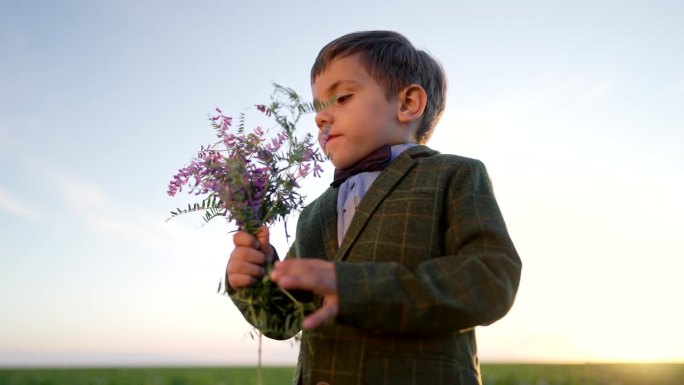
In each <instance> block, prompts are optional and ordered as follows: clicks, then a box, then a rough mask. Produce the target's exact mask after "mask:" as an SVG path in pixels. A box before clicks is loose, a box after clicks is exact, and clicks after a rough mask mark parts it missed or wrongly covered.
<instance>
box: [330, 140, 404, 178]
mask: <svg viewBox="0 0 684 385" xmlns="http://www.w3.org/2000/svg"><path fill="white" fill-rule="evenodd" d="M391 162H392V149H391V148H390V145H389V144H385V145H383V146H381V147H380V148H378V149H377V150H375V151H373V152H371V153H370V154H369V155H368V156H366V157H365V158H363V159H361V160H360V161H358V162H356V163H355V164H354V165H353V166H350V167H347V168H343V169H338V168H336V169H335V179H334V180H333V182H332V183H331V184H330V186H332V187H338V186H339V185H341V184H342V183H344V181H345V180H347V179H349V177H351V176H354V175H356V174H359V173H362V172H370V171H381V170H384V169H385V167H387V165H389V164H390V163H391Z"/></svg>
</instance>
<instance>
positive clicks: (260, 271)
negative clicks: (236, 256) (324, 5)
mask: <svg viewBox="0 0 684 385" xmlns="http://www.w3.org/2000/svg"><path fill="white" fill-rule="evenodd" d="M226 272H227V273H228V278H231V276H233V275H247V276H251V277H254V278H261V277H263V276H264V273H265V271H264V268H263V267H261V266H259V265H255V264H253V263H249V262H245V261H240V260H230V261H228V267H226Z"/></svg>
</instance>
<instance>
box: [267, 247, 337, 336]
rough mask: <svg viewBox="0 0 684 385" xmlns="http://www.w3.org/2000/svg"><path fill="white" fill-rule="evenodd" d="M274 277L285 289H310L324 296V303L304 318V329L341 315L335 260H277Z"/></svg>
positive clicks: (309, 328)
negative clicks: (339, 312) (338, 314)
mask: <svg viewBox="0 0 684 385" xmlns="http://www.w3.org/2000/svg"><path fill="white" fill-rule="evenodd" d="M271 280H272V281H274V282H275V283H277V284H278V286H280V287H282V288H283V289H301V290H309V291H312V292H314V293H316V294H318V295H321V296H323V306H322V307H321V308H320V309H318V310H316V311H315V312H314V313H312V314H310V315H308V316H307V317H306V318H304V320H303V321H302V328H303V329H306V330H311V329H315V328H317V327H319V326H321V325H322V324H323V323H325V322H326V321H328V320H331V319H334V318H335V317H336V316H337V313H338V311H339V303H340V300H339V296H338V294H337V274H336V273H335V264H334V263H332V262H328V261H323V260H320V259H286V260H284V261H282V262H278V263H276V265H275V269H273V271H272V272H271Z"/></svg>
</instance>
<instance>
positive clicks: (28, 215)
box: [0, 188, 43, 220]
mask: <svg viewBox="0 0 684 385" xmlns="http://www.w3.org/2000/svg"><path fill="white" fill-rule="evenodd" d="M0 210H2V211H5V212H7V213H9V214H11V215H14V216H16V217H19V218H24V219H32V220H41V219H43V217H42V215H40V214H39V213H38V212H37V211H36V210H34V209H33V208H31V206H30V205H29V204H28V203H25V202H22V201H21V199H19V198H16V197H14V196H13V195H12V194H10V193H9V192H7V191H5V190H3V189H2V188H0Z"/></svg>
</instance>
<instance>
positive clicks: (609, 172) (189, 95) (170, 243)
mask: <svg viewBox="0 0 684 385" xmlns="http://www.w3.org/2000/svg"><path fill="white" fill-rule="evenodd" d="M683 15H684V5H681V4H680V3H679V2H675V1H658V0H656V1H648V2H646V1H610V0H606V1H584V0H579V1H574V2H547V1H527V0H523V1H519V2H507V1H490V2H486V3H485V2H474V1H463V0H456V1H449V2H447V1H443V2H442V1H434V0H433V1H423V2H420V3H418V2H408V1H392V2H383V1H378V2H368V1H363V2H362V1H356V0H351V1H347V2H342V3H335V4H328V3H327V2H321V1H316V2H314V1H297V2H280V1H261V2H246V1H245V2H238V1H234V2H227V1H196V2H191V3H190V2H181V1H164V2H162V1H145V2H140V1H132V0H117V1H100V2H88V1H50V2H39V1H7V0H5V1H2V2H0V366H4V367H8V366H9V367H12V366H91V365H176V364H182V365H194V364H197V365H205V364H207V365H208V364H221V365H224V364H255V363H256V351H257V344H256V342H255V341H253V340H252V339H251V337H250V336H249V331H250V327H249V325H248V324H247V323H246V322H245V321H244V319H243V318H242V316H241V315H240V313H239V312H238V311H237V310H236V309H235V307H234V305H233V304H232V303H231V301H230V300H229V299H228V298H227V297H225V296H222V295H220V294H218V293H217V292H216V289H217V285H218V283H219V281H220V278H221V276H222V275H223V273H224V271H225V266H226V263H227V260H228V256H229V254H230V251H231V250H232V247H231V244H232V239H231V235H230V231H232V230H233V229H234V228H233V227H232V226H230V225H229V224H227V223H225V222H222V221H215V222H212V223H210V224H208V225H206V226H201V219H200V217H199V216H195V217H192V216H185V217H180V218H177V219H174V220H172V221H169V222H166V221H165V219H166V218H167V217H168V213H169V211H170V210H172V209H174V208H176V207H178V206H182V205H183V204H185V203H187V202H189V201H190V200H191V199H190V198H191V197H185V196H183V197H175V198H171V197H169V196H168V195H167V194H166V188H167V185H168V182H169V180H170V179H171V177H172V175H173V174H174V173H175V172H176V171H177V170H178V168H180V167H182V166H183V165H185V164H186V163H187V162H188V161H190V160H191V158H192V157H193V156H194V155H195V153H196V151H197V150H198V149H199V146H200V145H203V144H206V143H209V142H211V141H212V139H213V133H212V130H211V128H210V127H209V125H208V121H207V114H208V113H210V112H212V110H213V109H214V108H215V107H217V106H219V107H221V108H222V109H223V110H224V112H226V113H228V114H233V115H236V114H238V113H240V112H242V111H244V110H245V108H247V107H249V106H250V105H253V104H255V103H263V102H267V101H268V98H269V95H270V94H271V91H272V82H277V83H280V84H283V85H286V86H289V87H292V88H294V89H295V90H297V91H299V92H300V94H302V95H303V96H305V97H307V98H310V84H309V70H310V67H311V64H312V62H313V60H314V58H315V56H316V54H317V53H318V51H319V50H320V48H321V47H322V46H323V45H325V44H326V43H328V42H329V41H330V40H332V39H334V38H336V37H338V36H341V35H343V34H345V33H348V32H353V31H358V30H371V29H389V30H395V31H398V32H400V33H402V34H404V35H405V36H407V37H408V38H409V39H410V40H411V41H412V42H413V43H414V44H415V45H416V46H417V47H418V48H420V49H424V50H427V51H428V52H430V53H431V54H432V55H433V56H434V57H435V58H437V59H438V60H439V61H440V62H441V63H442V65H443V67H444V69H445V71H446V73H447V76H448V96H447V108H446V111H445V113H444V116H443V118H442V120H441V121H440V123H439V125H438V127H437V129H436V131H435V134H434V135H433V138H432V140H431V141H430V142H429V143H428V144H429V145H430V146H431V147H433V148H435V149H437V150H438V151H441V152H444V153H453V154H459V155H463V156H468V157H472V158H477V159H480V160H482V161H483V162H484V163H485V165H486V166H487V168H488V171H489V174H490V177H491V179H492V180H493V185H494V189H495V193H496V196H497V200H498V202H499V205H500V207H501V210H502V212H503V214H504V217H505V219H506V223H507V226H508V229H509V232H510V234H511V237H512V238H513V241H514V243H515V245H516V248H517V249H518V252H519V254H520V256H521V258H522V260H523V273H522V280H521V285H520V290H519V292H518V296H517V298H516V302H515V305H514V307H513V309H512V310H511V311H510V313H509V314H508V315H507V316H506V317H505V318H503V319H502V320H500V321H498V322H496V323H494V324H492V325H490V326H486V327H480V328H478V329H477V333H478V347H479V352H480V358H481V360H482V361H483V362H501V361H506V362H615V361H621V362H663V361H665V362H682V361H684V331H683V329H682V327H681V325H684V307H682V306H681V305H680V304H681V302H682V301H681V298H680V297H681V294H682V293H684V280H683V279H682V275H683V274H684V243H683V242H682V241H681V240H682V232H683V230H684V203H683V201H682V199H681V197H682V196H684V152H683V151H682V143H684V108H682V101H683V99H684V54H683V51H682V49H681V47H682V46H684V41H682V40H684V39H683V37H684V25H682V23H681V18H682V16H683ZM306 118H307V117H305V120H306V121H305V122H304V123H303V124H302V125H301V126H300V129H301V130H303V131H308V132H312V133H314V132H315V130H316V128H315V125H314V124H313V115H311V116H310V118H309V119H306ZM331 178H332V168H331V167H330V165H327V166H326V172H325V173H324V176H323V177H322V178H321V179H320V180H318V179H317V180H313V179H312V180H309V181H307V182H306V184H305V186H304V187H303V191H304V192H305V193H306V194H307V195H308V196H309V200H310V199H313V198H315V197H316V196H317V195H318V194H320V193H321V192H322V191H324V190H325V188H326V187H327V184H328V183H329V182H330V180H331ZM295 224H296V217H294V218H293V220H291V221H290V222H289V224H288V226H290V228H291V229H293V228H294V226H295ZM273 232H274V235H273V243H274V245H275V246H276V247H277V248H278V249H279V250H282V252H281V253H282V254H284V251H285V250H286V249H287V240H286V239H285V237H284V235H283V234H284V231H283V227H282V226H280V227H278V228H276V229H274V231H273ZM297 350H298V346H297V344H296V343H293V342H291V341H286V342H276V341H267V342H266V343H265V345H264V362H265V363H266V364H285V365H294V364H295V362H296V355H297Z"/></svg>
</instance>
